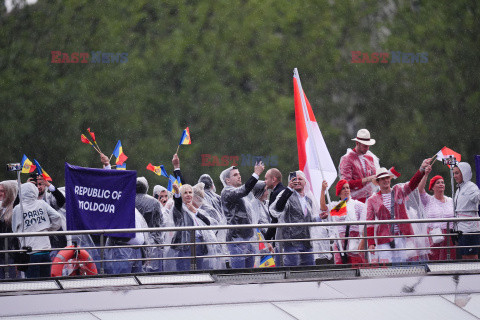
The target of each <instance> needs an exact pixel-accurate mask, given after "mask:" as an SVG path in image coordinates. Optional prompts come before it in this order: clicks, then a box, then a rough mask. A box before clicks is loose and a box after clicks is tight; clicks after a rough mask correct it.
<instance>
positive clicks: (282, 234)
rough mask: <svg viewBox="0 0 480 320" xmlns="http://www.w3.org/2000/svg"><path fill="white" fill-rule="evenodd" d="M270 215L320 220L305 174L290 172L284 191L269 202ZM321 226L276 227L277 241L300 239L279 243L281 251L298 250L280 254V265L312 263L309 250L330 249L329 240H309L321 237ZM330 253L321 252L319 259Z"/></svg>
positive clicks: (282, 218)
mask: <svg viewBox="0 0 480 320" xmlns="http://www.w3.org/2000/svg"><path fill="white" fill-rule="evenodd" d="M270 214H271V215H272V216H274V217H276V218H277V219H278V223H304V222H320V221H322V220H321V218H320V208H319V206H318V204H317V201H316V200H315V198H314V196H313V193H312V191H311V189H310V184H309V182H308V181H307V179H306V177H305V174H304V173H303V172H302V171H295V173H294V175H293V176H292V175H289V182H288V187H287V189H285V190H283V191H282V192H281V193H280V194H279V195H278V197H277V199H276V200H275V201H274V202H273V203H272V204H270ZM323 230H324V227H308V226H305V227H295V226H293V227H282V228H277V232H276V236H275V238H276V240H286V239H291V240H303V241H287V242H281V243H280V248H281V249H280V250H281V252H284V253H299V254H290V255H284V256H283V265H285V266H297V265H302V266H305V265H314V264H315V256H314V254H312V253H310V252H312V251H315V252H319V251H322V252H326V251H330V243H329V241H327V240H320V241H319V240H317V241H312V240H310V239H314V238H321V237H322V238H323V237H324V236H325V233H324V232H322V231H323ZM329 255H330V254H328V253H324V254H323V253H322V254H320V257H321V258H324V259H325V258H327V259H328V256H329Z"/></svg>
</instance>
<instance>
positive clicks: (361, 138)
mask: <svg viewBox="0 0 480 320" xmlns="http://www.w3.org/2000/svg"><path fill="white" fill-rule="evenodd" d="M352 140H353V141H357V142H360V143H361V144H365V145H367V146H373V145H374V144H375V139H370V132H369V131H368V130H367V129H360V130H358V132H357V137H356V138H355V139H352Z"/></svg>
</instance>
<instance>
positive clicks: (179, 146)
mask: <svg viewBox="0 0 480 320" xmlns="http://www.w3.org/2000/svg"><path fill="white" fill-rule="evenodd" d="M179 149H180V145H178V147H177V152H175V154H178V150H179Z"/></svg>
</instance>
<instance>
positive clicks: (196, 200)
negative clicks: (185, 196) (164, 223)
mask: <svg viewBox="0 0 480 320" xmlns="http://www.w3.org/2000/svg"><path fill="white" fill-rule="evenodd" d="M204 188H205V185H204V183H203V182H199V183H197V184H196V185H194V186H193V205H194V206H195V208H197V209H199V210H200V212H201V213H202V214H203V215H205V216H206V217H208V218H209V220H210V222H211V225H220V226H226V225H227V219H226V218H225V216H224V215H223V211H222V212H219V211H217V210H216V209H215V208H214V207H212V206H211V205H210V204H209V203H208V202H207V201H206V196H205V189H204ZM211 231H212V232H213V235H214V236H215V237H216V238H217V240H218V241H219V242H226V241H227V240H226V239H227V229H219V230H211ZM217 252H218V254H222V255H228V248H227V244H226V243H222V244H219V245H218V247H217ZM219 260H220V261H221V263H220V266H219V267H220V268H225V267H226V265H227V261H230V259H229V258H221V259H219Z"/></svg>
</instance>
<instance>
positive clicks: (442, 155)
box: [437, 147, 462, 162]
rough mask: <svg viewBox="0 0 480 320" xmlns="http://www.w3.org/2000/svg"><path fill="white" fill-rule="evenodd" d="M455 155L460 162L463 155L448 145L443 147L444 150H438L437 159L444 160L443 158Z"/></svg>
mask: <svg viewBox="0 0 480 320" xmlns="http://www.w3.org/2000/svg"><path fill="white" fill-rule="evenodd" d="M450 155H452V156H455V159H456V160H457V161H458V162H460V161H462V155H461V154H460V153H458V152H455V151H453V150H452V149H449V148H447V147H443V148H442V150H440V151H438V152H437V160H439V161H442V160H443V159H446V158H448V156H450Z"/></svg>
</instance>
